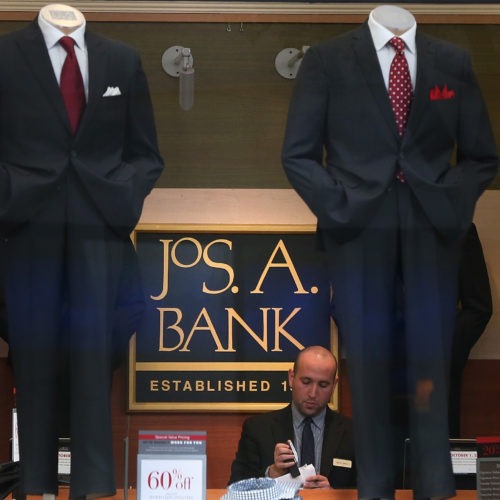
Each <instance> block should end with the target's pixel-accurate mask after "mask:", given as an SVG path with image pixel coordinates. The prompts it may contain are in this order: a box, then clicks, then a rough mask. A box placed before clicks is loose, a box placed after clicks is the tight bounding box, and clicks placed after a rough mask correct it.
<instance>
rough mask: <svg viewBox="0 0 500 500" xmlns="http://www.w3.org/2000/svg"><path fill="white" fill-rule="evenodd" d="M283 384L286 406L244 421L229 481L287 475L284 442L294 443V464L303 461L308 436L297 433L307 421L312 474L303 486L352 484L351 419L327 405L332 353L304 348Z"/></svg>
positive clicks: (289, 459) (333, 374)
mask: <svg viewBox="0 0 500 500" xmlns="http://www.w3.org/2000/svg"><path fill="white" fill-rule="evenodd" d="M288 382H289V384H290V388H291V391H292V403H291V404H290V405H288V406H286V407H285V408H282V409H281V410H276V411H272V412H270V413H261V414H259V415H255V416H252V417H249V418H248V419H247V420H245V422H244V424H243V429H242V432H241V438H240V442H239V445H238V451H237V452H236V458H235V459H234V461H233V464H232V466H231V478H230V480H229V483H233V482H235V481H239V480H241V479H247V478H250V477H263V476H267V477H272V478H276V477H279V476H282V475H284V474H287V473H288V472H289V469H290V467H291V466H293V465H294V454H293V451H292V449H291V447H290V446H289V444H288V443H287V441H288V440H291V441H293V443H294V445H295V448H296V450H297V454H298V458H299V465H303V459H304V456H303V455H305V453H306V452H305V451H304V449H301V445H302V444H305V443H303V442H302V441H306V440H307V438H306V439H303V434H302V432H303V428H304V426H306V425H307V424H306V423H305V421H306V420H309V421H310V422H311V423H310V427H311V429H312V434H313V437H314V439H313V440H312V441H313V442H314V450H313V451H312V452H311V453H312V456H314V459H312V462H314V463H313V464H312V465H314V467H315V469H316V472H317V474H316V475H313V476H311V477H309V478H308V479H307V481H306V482H305V483H304V485H303V487H304V488H330V487H333V488H350V487H355V482H356V479H355V478H356V471H355V468H354V443H353V436H352V424H351V420H350V419H348V418H347V417H344V416H342V415H340V414H339V413H336V412H334V411H332V410H331V409H330V408H328V403H329V401H330V399H331V396H332V393H333V390H334V389H335V386H336V385H337V360H336V359H335V356H334V355H333V354H332V353H331V352H330V351H328V350H327V349H325V348H323V347H320V346H312V347H308V348H306V349H304V350H303V351H301V352H300V353H299V354H298V356H297V359H296V360H295V364H294V366H293V370H290V371H289V373H288ZM307 417H310V418H309V419H308V418H307ZM306 463H311V461H308V460H306Z"/></svg>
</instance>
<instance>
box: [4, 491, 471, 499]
mask: <svg viewBox="0 0 500 500" xmlns="http://www.w3.org/2000/svg"><path fill="white" fill-rule="evenodd" d="M225 493H226V490H225V489H213V490H207V499H206V500H219V499H220V498H221V497H222V496H223V495H224V494H225ZM300 496H301V497H302V498H303V500H357V498H358V495H357V490H302V491H301V492H300ZM7 498H8V500H11V499H12V497H10V496H9V497H7ZM40 498H41V497H39V496H30V495H29V496H28V497H27V500H39V499H40ZM57 498H58V499H61V500H67V499H68V490H67V489H61V490H60V494H59V496H58V497H57ZM103 498H108V499H116V500H136V490H135V489H130V490H128V492H127V498H126V499H125V496H124V492H123V490H118V491H117V494H116V495H115V496H114V497H103ZM476 498H477V496H476V491H475V490H470V491H468V490H460V491H457V496H456V497H455V499H456V500H476ZM412 499H413V492H412V491H411V490H397V491H396V500H412Z"/></svg>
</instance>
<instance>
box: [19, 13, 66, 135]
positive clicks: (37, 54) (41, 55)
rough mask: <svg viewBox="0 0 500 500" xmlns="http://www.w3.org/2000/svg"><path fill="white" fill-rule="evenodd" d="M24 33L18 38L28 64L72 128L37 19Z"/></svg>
mask: <svg viewBox="0 0 500 500" xmlns="http://www.w3.org/2000/svg"><path fill="white" fill-rule="evenodd" d="M24 35H25V36H24V37H21V38H19V39H18V46H19V51H20V52H21V54H22V56H23V57H24V58H25V60H26V64H27V65H28V67H29V68H30V69H31V71H32V72H33V74H34V76H35V79H36V80H37V81H38V83H39V85H40V87H41V88H42V90H43V93H44V94H45V95H46V97H47V99H48V100H49V101H50V103H51V104H52V106H53V107H54V109H55V111H56V114H57V116H58V117H59V118H60V119H61V120H62V121H63V122H64V124H65V125H66V127H68V129H70V123H69V119H68V114H67V112H66V108H65V106H64V101H63V98H62V95H61V90H60V88H59V85H58V84H57V79H56V76H55V74H54V70H53V68H52V63H51V61H50V57H49V53H48V51H47V46H46V45H45V40H44V38H43V35H42V32H41V31H40V28H39V27H38V24H37V22H36V21H34V22H33V23H32V24H31V25H30V26H28V27H27V28H26V30H25V32H24Z"/></svg>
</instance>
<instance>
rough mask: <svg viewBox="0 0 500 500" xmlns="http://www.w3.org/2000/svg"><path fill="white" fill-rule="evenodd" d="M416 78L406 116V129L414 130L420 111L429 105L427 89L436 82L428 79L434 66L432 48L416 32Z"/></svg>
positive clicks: (418, 122) (424, 38)
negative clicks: (411, 100) (407, 115)
mask: <svg viewBox="0 0 500 500" xmlns="http://www.w3.org/2000/svg"><path fill="white" fill-rule="evenodd" d="M416 45H417V78H416V82H415V89H414V94H413V103H412V105H411V109H410V115H409V117H408V126H407V129H408V130H410V131H411V130H412V129H413V130H415V129H416V128H417V127H418V125H419V124H420V123H422V118H421V117H422V113H423V112H424V111H425V110H426V108H427V107H428V106H429V90H430V89H431V87H432V86H433V85H434V84H435V83H436V82H434V83H432V82H431V81H430V75H431V74H432V72H433V68H434V50H433V48H432V44H430V43H429V40H428V39H427V38H426V37H425V36H422V35H420V34H419V33H418V32H417V35H416ZM431 84H432V85H431Z"/></svg>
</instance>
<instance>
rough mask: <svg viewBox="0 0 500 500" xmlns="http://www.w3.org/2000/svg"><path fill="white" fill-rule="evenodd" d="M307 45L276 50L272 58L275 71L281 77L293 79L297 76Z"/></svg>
mask: <svg viewBox="0 0 500 500" xmlns="http://www.w3.org/2000/svg"><path fill="white" fill-rule="evenodd" d="M308 48H309V45H304V46H303V47H302V49H300V50H299V49H294V48H287V49H283V50H282V51H280V52H278V55H277V56H276V58H275V60H274V67H275V68H276V71H277V72H278V73H279V74H280V75H281V76H282V77H283V78H287V79H289V80H293V79H294V78H295V77H296V76H297V72H298V71H299V68H300V63H301V62H302V58H303V57H304V54H305V53H306V51H307V49H308Z"/></svg>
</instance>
